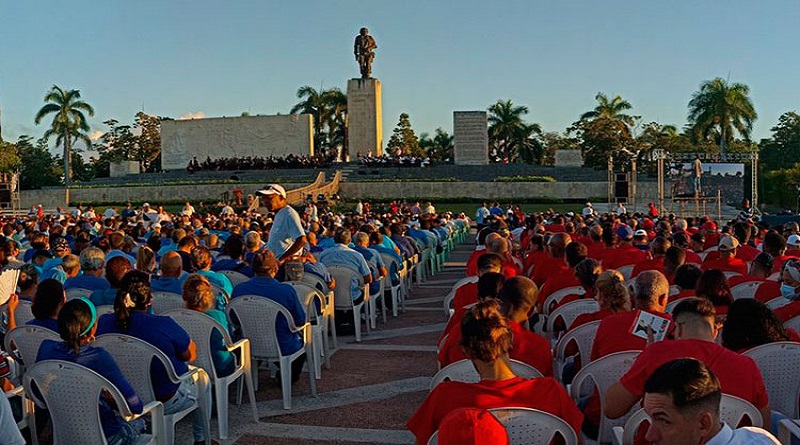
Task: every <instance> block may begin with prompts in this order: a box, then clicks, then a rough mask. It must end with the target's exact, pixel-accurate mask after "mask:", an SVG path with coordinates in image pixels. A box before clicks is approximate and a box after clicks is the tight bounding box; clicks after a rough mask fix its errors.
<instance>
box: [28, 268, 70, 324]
mask: <svg viewBox="0 0 800 445" xmlns="http://www.w3.org/2000/svg"><path fill="white" fill-rule="evenodd" d="M66 302H67V294H66V293H64V285H63V284H61V282H60V281H58V280H54V279H48V280H44V281H42V282H41V283H39V287H37V288H36V295H34V297H33V302H32V303H31V312H33V317H34V318H33V320H29V321H28V322H27V323H25V324H29V325H34V326H41V327H43V328H47V329H50V330H51V331H54V332H58V321H57V320H58V311H59V310H60V309H61V307H62V306H63V305H64V303H66Z"/></svg>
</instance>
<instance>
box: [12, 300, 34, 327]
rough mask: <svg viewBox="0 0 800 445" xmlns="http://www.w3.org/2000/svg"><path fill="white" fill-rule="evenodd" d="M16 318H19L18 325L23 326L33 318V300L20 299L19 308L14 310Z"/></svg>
mask: <svg viewBox="0 0 800 445" xmlns="http://www.w3.org/2000/svg"><path fill="white" fill-rule="evenodd" d="M14 318H16V320H17V326H22V325H24V324H25V323H27V322H29V321H31V320H33V319H34V316H33V311H32V310H31V302H30V301H28V300H19V306H17V310H16V311H14Z"/></svg>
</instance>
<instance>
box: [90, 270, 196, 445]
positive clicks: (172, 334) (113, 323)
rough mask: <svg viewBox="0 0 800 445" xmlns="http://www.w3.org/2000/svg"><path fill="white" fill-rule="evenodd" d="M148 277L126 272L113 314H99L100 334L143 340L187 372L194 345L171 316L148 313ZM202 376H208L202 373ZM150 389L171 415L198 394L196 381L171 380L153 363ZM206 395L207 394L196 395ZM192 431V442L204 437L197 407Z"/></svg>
mask: <svg viewBox="0 0 800 445" xmlns="http://www.w3.org/2000/svg"><path fill="white" fill-rule="evenodd" d="M152 303H153V302H152V295H151V294H150V281H149V276H148V275H147V274H146V273H144V272H142V271H138V270H133V271H130V272H128V273H127V274H125V276H124V277H123V279H122V282H121V286H120V289H119V291H118V292H117V298H116V300H115V301H114V313H113V314H106V315H103V316H102V317H100V321H99V323H98V328H97V331H98V333H99V334H101V335H102V334H107V333H115V334H125V335H130V336H132V337H136V338H138V339H140V340H144V341H146V342H147V343H150V344H151V345H153V346H155V347H156V348H158V349H159V350H161V352H163V353H164V354H166V356H167V357H169V360H170V362H172V366H173V367H174V368H175V372H176V373H177V374H178V375H182V374H184V373H186V372H187V371H189V366H188V365H187V362H191V361H194V360H195V359H196V358H197V346H195V343H194V341H192V339H191V338H190V337H189V334H187V333H186V331H184V330H183V328H181V327H180V326H179V325H178V324H177V323H176V322H175V321H174V320H173V319H171V318H169V317H163V316H159V315H151V314H149V313H148V312H149V310H150V306H151V305H152ZM201 375H202V376H203V378H204V379H207V378H208V377H207V376H206V375H205V373H202V371H201ZM152 378H153V391H154V392H155V396H156V399H157V400H158V401H160V402H162V403H163V404H164V412H165V413H166V414H173V413H176V412H179V411H182V410H184V409H186V408H187V407H188V406H190V405H192V404H193V403H194V400H195V399H196V397H198V390H197V384H196V382H193V381H184V382H183V383H180V384H175V383H172V381H171V380H170V379H169V377H168V376H167V371H166V369H164V367H163V366H161V365H156V366H155V367H154V368H153V371H152ZM199 397H206V395H202V394H201V395H199ZM192 433H193V435H194V440H195V444H201V443H203V441H204V440H205V422H204V419H203V413H201V412H200V410H199V409H198V410H194V411H192Z"/></svg>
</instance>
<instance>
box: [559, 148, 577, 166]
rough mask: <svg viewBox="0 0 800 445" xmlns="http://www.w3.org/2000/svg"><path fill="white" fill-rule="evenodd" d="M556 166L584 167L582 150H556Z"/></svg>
mask: <svg viewBox="0 0 800 445" xmlns="http://www.w3.org/2000/svg"><path fill="white" fill-rule="evenodd" d="M555 161H556V162H555V166H556V167H583V154H582V153H581V151H580V150H556V159H555Z"/></svg>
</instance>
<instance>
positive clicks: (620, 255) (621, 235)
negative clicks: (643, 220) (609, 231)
mask: <svg viewBox="0 0 800 445" xmlns="http://www.w3.org/2000/svg"><path fill="white" fill-rule="evenodd" d="M646 259H647V253H646V252H645V251H643V250H640V249H637V248H635V247H633V229H631V228H630V226H628V225H626V224H620V225H619V226H617V248H616V249H614V250H610V251H607V252H606V254H605V256H604V257H603V269H619V268H620V267H622V266H627V265H629V264H636V263H640V262H642V261H644V260H646Z"/></svg>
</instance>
